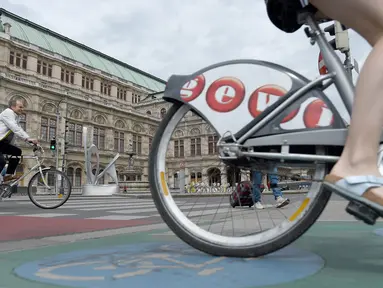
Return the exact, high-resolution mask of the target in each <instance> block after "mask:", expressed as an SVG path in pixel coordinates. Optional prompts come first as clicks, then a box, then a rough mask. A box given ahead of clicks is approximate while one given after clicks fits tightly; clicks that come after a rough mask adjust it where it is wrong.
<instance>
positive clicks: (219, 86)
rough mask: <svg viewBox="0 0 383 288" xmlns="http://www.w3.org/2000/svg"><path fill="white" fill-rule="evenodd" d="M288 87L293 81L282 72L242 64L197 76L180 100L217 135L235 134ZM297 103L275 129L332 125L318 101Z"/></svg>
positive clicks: (330, 115) (308, 98)
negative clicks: (205, 119) (199, 116)
mask: <svg viewBox="0 0 383 288" xmlns="http://www.w3.org/2000/svg"><path fill="white" fill-rule="evenodd" d="M292 86H293V80H292V79H291V78H290V76H289V75H288V74H286V73H284V72H282V71H279V70H276V69H272V68H270V67H267V66H261V65H254V64H246V63H245V64H244V63H242V64H231V65H225V66H220V67H217V68H214V69H212V70H209V71H206V72H204V73H203V74H201V75H198V76H197V77H196V78H195V79H193V80H191V81H189V82H187V83H186V84H185V85H184V86H183V88H182V89H181V92H180V94H181V95H180V96H181V98H182V99H183V100H184V101H185V102H188V103H189V104H190V105H191V106H193V107H194V108H196V110H198V111H199V112H200V113H202V114H203V115H205V117H207V120H208V121H209V122H210V124H211V125H212V126H213V127H214V128H215V130H216V131H217V132H218V133H219V134H220V135H222V134H223V133H225V132H227V131H231V132H232V133H233V134H235V133H236V132H238V131H239V130H241V129H242V128H243V127H244V126H245V125H247V124H249V123H250V122H251V121H252V120H254V118H256V117H259V116H260V115H261V114H262V113H263V112H264V111H265V110H266V109H267V108H268V107H270V106H271V105H273V104H274V103H275V102H277V101H278V100H279V99H280V97H283V96H285V95H286V94H287V93H288V92H289V91H290V89H291V88H292ZM299 101H300V102H299V103H297V104H295V105H294V107H290V109H288V110H286V111H285V112H284V114H283V116H284V117H283V118H282V119H281V120H280V123H275V125H277V126H278V127H279V128H280V129H282V130H297V129H315V128H318V127H328V126H330V125H332V124H333V122H334V115H333V113H332V112H331V111H330V109H329V108H328V107H327V106H326V104H325V102H324V101H323V100H322V99H319V98H318V97H312V96H311V95H310V94H307V95H305V96H304V97H302V98H301V99H300V100H299ZM275 125H273V126H274V127H275Z"/></svg>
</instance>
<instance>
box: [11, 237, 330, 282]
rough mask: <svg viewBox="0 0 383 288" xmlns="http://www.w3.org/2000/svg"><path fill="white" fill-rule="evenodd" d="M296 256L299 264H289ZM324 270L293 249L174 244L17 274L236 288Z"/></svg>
mask: <svg viewBox="0 0 383 288" xmlns="http://www.w3.org/2000/svg"><path fill="white" fill-rule="evenodd" d="M283 258H285V259H286V258H287V259H289V261H283ZM294 258H295V259H299V261H291V260H292V259H294ZM322 266H323V260H322V259H321V258H320V257H319V256H317V255H315V254H311V253H309V252H304V251H301V250H299V249H294V248H290V247H288V248H285V249H283V250H281V251H279V252H277V253H274V254H271V255H268V256H267V257H265V258H260V259H237V258H225V257H212V256H210V255H206V254H203V253H201V252H199V251H196V250H194V249H191V248H190V247H189V246H187V245H185V244H183V243H178V242H175V243H166V244H164V243H141V244H132V245H126V246H118V247H114V248H111V249H102V250H101V249H100V250H87V251H81V252H72V253H66V254H61V255H56V256H54V257H52V258H49V259H45V260H41V261H36V262H32V263H27V264H24V265H22V266H20V267H18V268H17V269H16V270H15V272H16V274H17V275H19V276H20V277H23V278H27V279H31V280H35V281H38V282H45V283H51V284H56V285H57V284H59V285H64V286H69V287H86V288H88V287H89V288H91V287H96V286H97V287H100V288H103V287H110V285H113V287H117V288H119V287H121V288H122V287H140V286H143V287H149V286H152V285H153V283H155V285H156V287H167V288H172V287H185V288H188V287H190V288H196V287H209V286H211V285H212V284H214V286H217V287H218V286H219V287H221V288H226V287H227V288H233V287H249V286H250V287H257V286H264V285H272V284H278V283H285V282H289V281H293V280H296V279H301V278H305V277H307V276H309V275H312V274H314V273H316V272H317V271H318V270H320V269H321V268H322ZM267 271H269V273H267ZM279 274H280V275H279ZM240 275H251V277H247V276H246V277H242V276H240ZM112 283H113V284H112Z"/></svg>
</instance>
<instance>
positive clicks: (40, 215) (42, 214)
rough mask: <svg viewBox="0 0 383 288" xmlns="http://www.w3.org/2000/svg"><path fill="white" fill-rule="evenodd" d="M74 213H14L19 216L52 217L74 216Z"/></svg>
mask: <svg viewBox="0 0 383 288" xmlns="http://www.w3.org/2000/svg"><path fill="white" fill-rule="evenodd" d="M76 215H77V214H61V213H41V214H24V215H16V216H19V217H39V218H53V217H62V216H76Z"/></svg>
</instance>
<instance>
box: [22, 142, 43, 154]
mask: <svg viewBox="0 0 383 288" xmlns="http://www.w3.org/2000/svg"><path fill="white" fill-rule="evenodd" d="M26 142H27V143H28V144H29V145H31V146H32V147H33V152H36V151H41V152H42V153H44V149H43V147H41V146H40V145H39V144H33V143H32V142H30V141H26Z"/></svg>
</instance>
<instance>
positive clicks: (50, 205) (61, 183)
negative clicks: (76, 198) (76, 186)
mask: <svg viewBox="0 0 383 288" xmlns="http://www.w3.org/2000/svg"><path fill="white" fill-rule="evenodd" d="M46 184H47V185H48V187H47V185H46ZM71 192H72V184H71V182H70V180H69V178H68V176H66V174H65V173H63V172H61V171H59V170H56V169H54V168H48V169H43V170H42V175H41V173H40V172H37V173H36V174H35V175H33V176H32V178H31V180H30V181H29V184H28V196H29V199H30V200H31V201H32V203H33V204H35V205H36V206H37V207H39V208H41V209H56V208H58V207H60V206H62V205H64V204H65V202H66V201H68V199H69V197H70V195H71Z"/></svg>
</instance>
